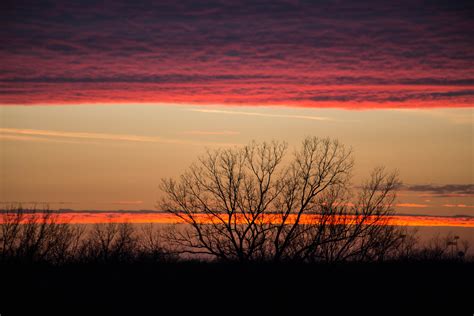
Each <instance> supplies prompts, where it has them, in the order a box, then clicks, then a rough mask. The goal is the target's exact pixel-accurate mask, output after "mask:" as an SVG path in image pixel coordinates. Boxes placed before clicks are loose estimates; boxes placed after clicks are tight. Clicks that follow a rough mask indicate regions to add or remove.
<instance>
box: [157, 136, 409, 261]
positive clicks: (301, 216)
mask: <svg viewBox="0 0 474 316" xmlns="http://www.w3.org/2000/svg"><path fill="white" fill-rule="evenodd" d="M286 151H287V145H286V144H285V143H280V142H271V143H266V142H264V143H260V144H259V143H256V142H252V143H250V144H249V145H248V146H245V147H243V148H231V149H218V150H214V151H207V153H206V155H204V156H202V157H200V158H199V160H198V162H197V163H195V164H193V165H191V167H190V168H189V169H188V170H187V171H186V172H185V173H184V174H183V175H182V176H181V177H180V178H179V179H178V180H173V179H164V180H162V183H161V189H162V190H163V191H164V192H165V197H164V198H163V199H162V201H161V204H160V207H161V208H162V209H165V210H167V211H169V212H171V213H172V214H174V215H175V216H177V217H178V218H179V219H181V220H182V221H183V222H184V223H186V224H188V225H187V226H185V227H181V228H180V229H178V230H176V231H174V232H173V234H171V235H170V236H169V240H170V241H171V242H172V243H174V244H176V245H178V246H179V247H180V249H181V251H182V252H183V253H191V254H206V255H211V256H214V257H215V258H217V259H221V260H238V261H252V260H272V261H287V260H300V261H314V260H327V261H333V260H372V259H374V258H378V259H381V258H383V257H384V256H385V255H386V253H387V252H388V249H390V248H394V247H395V245H396V244H397V242H396V241H395V240H396V239H399V238H401V237H400V236H401V234H400V233H398V232H397V231H396V230H395V228H393V227H391V226H389V225H387V224H388V220H389V215H391V214H392V203H393V201H394V198H395V194H394V192H395V190H396V188H397V186H398V177H397V174H396V173H387V172H385V171H384V169H383V168H377V169H375V170H374V172H373V173H372V175H371V178H370V179H369V181H367V183H365V184H364V186H363V187H362V188H361V189H360V190H359V194H358V195H357V194H355V195H356V196H357V197H358V198H357V200H356V201H352V200H353V199H352V196H353V195H354V194H353V193H352V191H353V190H352V188H351V183H350V181H351V171H352V168H353V165H354V163H353V158H352V151H351V149H349V148H347V147H345V146H344V145H342V144H341V143H339V142H338V141H336V140H331V139H320V138H317V137H309V138H306V139H305V140H304V141H303V143H302V146H301V148H300V149H299V150H297V151H295V152H294V154H293V156H292V157H290V159H288V160H287V161H285V159H286V158H287V157H286V156H285V154H286Z"/></svg>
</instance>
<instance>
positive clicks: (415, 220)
mask: <svg viewBox="0 0 474 316" xmlns="http://www.w3.org/2000/svg"><path fill="white" fill-rule="evenodd" d="M41 215H42V213H35V214H25V217H24V219H25V220H27V219H28V218H31V216H36V217H38V218H40V216H41ZM200 215H201V216H198V217H197V218H198V220H199V217H201V219H200V220H199V221H200V222H202V223H210V222H211V221H210V220H209V218H208V217H207V216H206V215H204V214H200ZM54 216H55V219H56V221H57V223H69V224H97V223H110V222H113V223H125V222H128V223H133V224H143V223H155V224H178V223H184V220H182V219H180V218H178V217H176V216H175V215H173V214H169V213H158V212H156V213H133V212H120V213H119V212H70V213H54ZM270 216H271V215H270ZM274 216H277V215H274ZM265 220H266V221H268V222H273V223H278V219H275V217H273V219H271V218H270V217H267V218H266V219H265ZM317 220H318V215H315V214H304V215H303V216H302V217H301V221H300V223H301V224H311V223H317ZM3 221H4V219H3V217H2V216H0V224H2V223H3ZM349 221H350V219H349ZM237 222H238V223H244V219H243V218H240V219H239V218H237ZM287 222H288V223H289V224H291V223H294V217H293V218H289V220H288V221H287ZM368 222H370V220H369V221H368ZM388 223H389V224H391V225H395V226H428V227H430V226H431V227H433V226H449V227H473V228H474V218H470V217H441V216H423V215H417V216H407V215H394V216H390V217H389V219H388Z"/></svg>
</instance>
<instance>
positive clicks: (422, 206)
mask: <svg viewBox="0 0 474 316" xmlns="http://www.w3.org/2000/svg"><path fill="white" fill-rule="evenodd" d="M395 206H397V207H414V208H424V207H428V205H427V204H418V203H399V204H396V205H395Z"/></svg>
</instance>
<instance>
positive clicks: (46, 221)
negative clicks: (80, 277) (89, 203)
mask: <svg viewBox="0 0 474 316" xmlns="http://www.w3.org/2000/svg"><path fill="white" fill-rule="evenodd" d="M0 233H1V235H0V254H1V260H2V262H5V261H12V260H13V261H23V262H37V261H47V262H51V263H54V264H60V263H63V262H65V261H66V260H68V259H69V258H70V257H71V256H73V255H74V254H75V253H76V251H77V249H78V247H79V242H80V239H81V236H82V234H83V228H82V227H79V226H73V225H69V224H68V223H60V222H59V221H58V213H55V212H53V211H51V210H50V209H49V208H48V207H47V206H43V209H41V210H38V209H37V208H36V206H33V207H32V208H26V209H25V208H23V207H22V206H21V205H18V206H15V205H11V206H9V207H7V208H6V209H5V210H4V211H3V212H2V225H0Z"/></svg>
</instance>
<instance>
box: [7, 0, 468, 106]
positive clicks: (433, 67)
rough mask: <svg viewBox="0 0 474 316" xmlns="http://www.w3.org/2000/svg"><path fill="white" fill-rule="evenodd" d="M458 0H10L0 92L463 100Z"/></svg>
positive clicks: (309, 100)
mask: <svg viewBox="0 0 474 316" xmlns="http://www.w3.org/2000/svg"><path fill="white" fill-rule="evenodd" d="M472 6H473V5H472V3H471V2H468V1H455V3H453V1H447V0H446V1H443V0H441V1H435V2H430V3H419V2H413V1H402V4H399V5H392V4H390V3H387V2H380V1H371V0H367V1H363V2H357V1H349V0H346V1H344V0H343V1H328V2H324V3H321V2H312V1H298V2H292V1H271V0H259V1H237V0H210V1H205V2H202V1H199V2H196V1H191V0H183V1H169V0H165V1H158V2H155V1H139V2H134V3H133V4H132V3H130V2H128V1H120V0H119V1H113V2H107V5H104V3H103V1H95V0H90V1H87V5H82V4H73V3H68V5H64V4H63V3H62V2H61V1H59V0H53V1H49V2H48V3H43V2H37V1H32V0H30V1H28V0H25V1H10V2H9V3H8V5H6V6H5V7H4V8H2V10H1V11H0V36H1V38H2V44H1V45H0V60H1V61H2V62H1V63H0V104H40V103H42V104H45V103H47V104H83V103H127V102H128V103H131V102H133V103H136V102H149V103H176V104H178V103H179V104H181V103H187V104H189V103H194V104H220V105H222V104H231V105H286V106H299V107H323V108H327V107H337V108H347V109H367V108H433V107H441V108H442V107H446V108H448V107H467V108H470V107H472V106H473V104H474V95H473V94H474V72H473V70H472V59H473V58H474V55H473V53H472V45H473V40H472V34H471V32H470V30H472V29H473V27H474V25H473V21H472V17H471V15H470V12H472V10H473V7H472Z"/></svg>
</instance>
